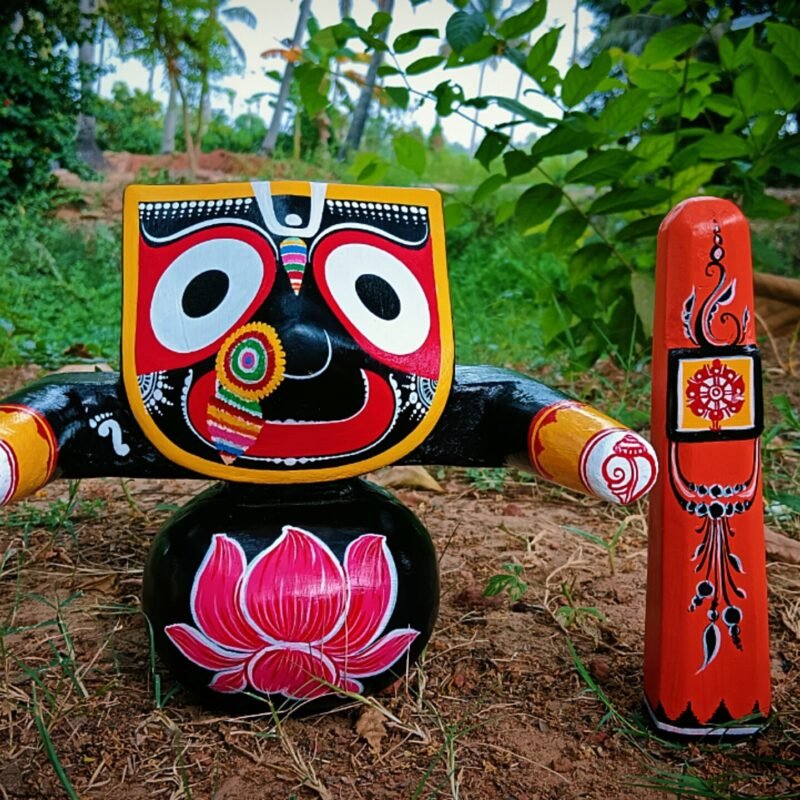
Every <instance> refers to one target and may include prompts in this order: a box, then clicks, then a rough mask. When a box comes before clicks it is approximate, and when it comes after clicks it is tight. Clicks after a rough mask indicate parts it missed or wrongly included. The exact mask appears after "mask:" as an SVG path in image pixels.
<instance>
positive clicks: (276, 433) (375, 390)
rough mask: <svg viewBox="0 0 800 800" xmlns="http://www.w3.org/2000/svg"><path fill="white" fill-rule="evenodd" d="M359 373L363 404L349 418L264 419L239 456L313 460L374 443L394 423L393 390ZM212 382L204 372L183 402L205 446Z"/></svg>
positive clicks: (213, 378)
mask: <svg viewBox="0 0 800 800" xmlns="http://www.w3.org/2000/svg"><path fill="white" fill-rule="evenodd" d="M361 375H362V378H363V379H364V400H363V403H362V405H361V407H360V408H359V409H358V411H356V412H355V413H354V414H352V415H351V416H349V417H346V418H345V419H339V420H331V421H328V420H324V421H318V422H317V421H313V420H302V421H295V420H286V421H278V420H270V419H267V420H265V421H264V426H263V428H262V429H261V432H260V433H259V435H258V438H257V439H256V441H255V442H254V443H253V445H252V447H250V448H249V449H248V450H247V453H246V455H245V456H243V457H242V458H245V459H248V458H255V459H259V458H263V459H281V460H284V459H297V460H298V461H299V460H300V459H310V460H313V459H316V458H322V457H326V456H343V455H348V454H352V453H356V452H358V451H360V450H364V449H365V448H367V447H369V446H370V445H373V444H375V443H376V442H377V441H379V440H380V439H381V438H382V437H383V436H384V434H385V433H387V432H388V431H389V429H390V428H391V426H392V423H393V422H394V418H395V408H396V405H395V397H394V391H393V390H392V387H391V386H390V385H389V384H388V383H387V381H386V380H384V379H383V378H382V377H381V376H380V375H378V374H376V373H374V372H371V371H370V370H361ZM215 384H216V376H215V374H214V373H213V372H209V373H208V374H206V375H204V376H203V377H202V378H200V379H199V380H198V381H197V383H196V384H195V385H194V386H193V387H192V390H191V392H190V394H189V399H188V412H189V417H190V419H191V420H192V422H193V424H194V425H195V427H196V429H197V431H198V433H200V435H201V436H203V437H204V438H205V439H206V440H207V441H208V442H209V443H210V442H211V435H210V433H209V431H208V418H207V414H206V409H207V407H208V401H209V398H211V397H212V396H213V394H214V388H215ZM300 463H304V462H302V461H301V462H300Z"/></svg>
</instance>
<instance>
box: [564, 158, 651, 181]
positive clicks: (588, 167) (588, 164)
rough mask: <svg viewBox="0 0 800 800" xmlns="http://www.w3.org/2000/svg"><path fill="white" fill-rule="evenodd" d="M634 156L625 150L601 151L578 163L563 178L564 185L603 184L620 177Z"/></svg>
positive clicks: (631, 162) (633, 159) (634, 159)
mask: <svg viewBox="0 0 800 800" xmlns="http://www.w3.org/2000/svg"><path fill="white" fill-rule="evenodd" d="M634 161H636V156H634V155H633V154H632V153H630V152H628V151H627V150H603V151H601V152H599V153H592V154H591V155H589V156H587V157H586V158H584V159H583V161H579V162H578V163H577V164H576V165H575V166H574V167H573V168H572V169H571V170H570V171H569V172H568V173H567V174H566V176H565V178H564V181H565V182H566V183H589V184H595V183H603V182H605V181H613V180H616V179H617V178H620V177H622V175H624V174H625V172H626V171H627V170H628V167H630V165H631V164H633V162H634Z"/></svg>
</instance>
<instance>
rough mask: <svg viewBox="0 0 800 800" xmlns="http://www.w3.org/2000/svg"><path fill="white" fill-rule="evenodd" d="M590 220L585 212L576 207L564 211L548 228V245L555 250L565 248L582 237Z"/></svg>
mask: <svg viewBox="0 0 800 800" xmlns="http://www.w3.org/2000/svg"><path fill="white" fill-rule="evenodd" d="M587 224H588V220H587V219H586V216H585V215H584V214H581V212H580V211H577V210H576V209H574V208H570V209H568V210H567V211H563V212H562V213H561V214H559V215H558V216H557V217H554V218H553V221H552V222H551V223H550V225H549V226H548V228H547V234H546V236H545V238H546V240H547V245H548V247H550V248H552V249H553V250H556V251H558V250H564V249H566V248H567V247H570V246H571V245H573V244H574V243H575V242H577V241H578V239H580V237H581V236H582V235H583V232H584V231H585V230H586V226H587Z"/></svg>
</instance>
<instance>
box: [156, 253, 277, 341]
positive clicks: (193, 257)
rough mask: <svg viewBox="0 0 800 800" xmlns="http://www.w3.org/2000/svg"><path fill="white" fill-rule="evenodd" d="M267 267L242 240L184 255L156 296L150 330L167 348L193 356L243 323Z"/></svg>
mask: <svg viewBox="0 0 800 800" xmlns="http://www.w3.org/2000/svg"><path fill="white" fill-rule="evenodd" d="M263 276H264V264H263V262H262V260H261V256H260V255H259V254H258V252H257V251H256V250H255V248H254V247H252V246H251V245H249V244H247V243H246V242H242V241H240V240H238V239H212V240H210V241H207V242H202V243H200V244H196V245H195V246H194V247H191V248H189V249H188V250H187V251H186V252H185V253H181V254H180V255H179V256H178V257H177V258H176V259H175V260H174V261H173V262H172V263H171V264H170V265H169V266H168V267H167V269H166V271H165V272H164V274H163V275H162V276H161V278H160V279H159V281H158V284H157V285H156V289H155V292H153V303H152V305H151V306H150V324H151V325H152V327H153V333H154V334H155V335H156V338H157V339H158V341H159V342H161V344H163V345H164V347H167V348H169V349H170V350H172V351H173V352H175V353H193V352H195V351H196V350H202V349H203V348H204V347H208V345H210V344H212V343H213V342H215V341H216V340H217V339H219V337H220V336H222V335H223V334H224V333H226V332H227V331H228V330H230V329H231V328H232V327H233V325H235V323H236V322H238V321H239V319H240V318H241V316H242V314H244V312H245V311H247V307H248V306H249V305H250V303H252V302H253V299H254V298H255V296H256V294H258V290H259V287H260V286H261V281H262V280H263Z"/></svg>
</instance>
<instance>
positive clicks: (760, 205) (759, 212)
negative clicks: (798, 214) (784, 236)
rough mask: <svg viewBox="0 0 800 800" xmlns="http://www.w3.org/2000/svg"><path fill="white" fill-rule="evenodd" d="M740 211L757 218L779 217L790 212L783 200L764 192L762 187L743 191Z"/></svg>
mask: <svg viewBox="0 0 800 800" xmlns="http://www.w3.org/2000/svg"><path fill="white" fill-rule="evenodd" d="M742 211H744V213H745V214H746V215H747V216H748V217H751V218H757V219H780V218H781V217H785V216H787V215H788V214H791V212H792V210H791V209H790V208H789V206H787V205H786V203H784V202H783V200H779V199H778V198H777V197H771V196H770V195H768V194H764V190H763V189H760V190H759V191H752V192H751V191H747V192H745V196H744V202H743V203H742Z"/></svg>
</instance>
